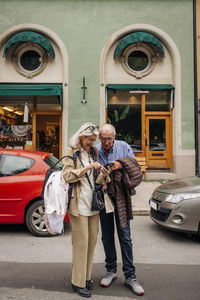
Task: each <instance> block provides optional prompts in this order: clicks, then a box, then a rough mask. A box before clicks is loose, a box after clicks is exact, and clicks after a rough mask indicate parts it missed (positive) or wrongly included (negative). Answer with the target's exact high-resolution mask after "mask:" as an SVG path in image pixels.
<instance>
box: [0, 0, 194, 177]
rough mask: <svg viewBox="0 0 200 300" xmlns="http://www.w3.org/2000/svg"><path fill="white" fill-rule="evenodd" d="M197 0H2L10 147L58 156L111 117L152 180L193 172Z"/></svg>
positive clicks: (0, 76) (4, 120)
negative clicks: (86, 128) (79, 134)
mask: <svg viewBox="0 0 200 300" xmlns="http://www.w3.org/2000/svg"><path fill="white" fill-rule="evenodd" d="M193 2H194V1H192V0H183V1H179V0H173V1H172V0H168V1H166V0H152V1H149V0H142V1H141V0H132V1H129V0H125V1H120V0H109V1H104V0H85V1H81V0H76V1H73V0H64V1H63V0H58V1H45V0H42V1H37V0H34V1H29V0H28V1H22V0H17V1H1V0H0V7H1V12H0V20H1V23H0V32H1V34H0V114H1V124H0V130H1V131H0V137H1V140H0V143H1V146H3V147H19V148H24V149H32V150H45V151H50V152H53V153H54V155H55V156H57V157H59V156H61V155H62V153H63V152H64V149H65V148H66V147H67V145H68V139H69V137H70V136H71V135H72V134H73V133H74V132H75V131H76V130H77V128H78V127H79V126H80V125H81V124H83V123H84V122H88V121H92V122H94V123H95V124H98V125H101V124H103V123H105V122H108V123H112V124H113V125H115V127H116V130H117V138H118V139H123V140H125V141H127V142H128V143H129V144H130V145H131V147H132V149H133V151H134V153H135V155H136V156H141V157H145V159H146V164H147V167H148V172H147V178H150V177H151V178H158V177H159V176H160V172H163V173H162V175H163V174H164V175H163V176H166V178H174V177H179V176H183V175H194V174H195V167H196V164H195V161H196V158H195V113H194V111H195V105H194V92H195V88H194V36H193V21H194V3H193ZM195 5H196V4H195ZM177 16H179V17H177ZM186 20H187V21H186Z"/></svg>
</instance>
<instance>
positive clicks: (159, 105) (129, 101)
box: [107, 90, 171, 152]
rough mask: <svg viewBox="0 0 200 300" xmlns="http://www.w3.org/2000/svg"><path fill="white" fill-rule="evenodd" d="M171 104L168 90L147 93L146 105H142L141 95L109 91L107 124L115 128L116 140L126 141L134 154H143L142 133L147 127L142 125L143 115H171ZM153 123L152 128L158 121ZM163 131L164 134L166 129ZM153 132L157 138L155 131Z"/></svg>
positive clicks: (130, 92) (122, 91) (123, 91)
mask: <svg viewBox="0 0 200 300" xmlns="http://www.w3.org/2000/svg"><path fill="white" fill-rule="evenodd" d="M170 103H171V102H170V91H168V90H157V91H148V92H146V93H145V102H144V105H143V104H142V94H141V93H137V92H136V93H132V91H126V90H109V92H108V108H107V122H108V123H110V124H113V125H114V126H115V128H116V139H119V140H124V141H125V142H127V143H128V144H130V146H131V147H132V149H133V151H134V152H142V132H144V128H142V126H145V125H144V124H142V114H143V115H145V114H148V113H149V112H159V113H164V112H165V113H167V112H169V113H170V109H171V108H170ZM153 122H154V123H152V124H151V125H152V126H153V125H155V124H157V123H156V121H153ZM143 123H144V122H143ZM161 124H162V121H161ZM152 126H151V127H152ZM161 131H163V132H164V129H162V130H161ZM152 132H153V133H152V134H154V135H155V136H156V134H155V132H154V131H153V130H152ZM162 143H163V142H162ZM154 146H155V145H154ZM163 148H164V145H163Z"/></svg>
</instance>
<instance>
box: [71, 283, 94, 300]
mask: <svg viewBox="0 0 200 300" xmlns="http://www.w3.org/2000/svg"><path fill="white" fill-rule="evenodd" d="M72 288H73V290H74V292H76V293H78V294H79V296H81V297H85V298H90V297H91V296H92V295H91V293H90V291H88V289H87V288H86V287H84V288H81V287H79V286H76V285H74V284H73V283H72Z"/></svg>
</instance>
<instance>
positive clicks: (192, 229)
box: [149, 176, 200, 234]
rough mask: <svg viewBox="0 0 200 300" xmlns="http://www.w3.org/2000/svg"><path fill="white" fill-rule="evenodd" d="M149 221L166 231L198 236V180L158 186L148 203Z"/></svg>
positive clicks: (199, 227)
mask: <svg viewBox="0 0 200 300" xmlns="http://www.w3.org/2000/svg"><path fill="white" fill-rule="evenodd" d="M149 204H150V208H151V209H150V217H151V219H152V220H153V221H154V222H155V223H157V224H159V225H161V226H163V227H166V228H168V229H171V230H175V231H183V232H186V233H194V234H197V233H198V234H200V178H199V177H197V176H194V177H186V178H181V179H177V180H173V181H169V182H167V183H164V184H162V185H160V186H158V187H157V188H156V189H155V190H154V192H153V194H152V198H151V199H150V201H149Z"/></svg>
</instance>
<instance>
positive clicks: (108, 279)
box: [101, 272, 117, 287]
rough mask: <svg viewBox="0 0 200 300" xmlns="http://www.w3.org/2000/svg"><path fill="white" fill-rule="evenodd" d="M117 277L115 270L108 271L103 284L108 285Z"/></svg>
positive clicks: (102, 281)
mask: <svg viewBox="0 0 200 300" xmlns="http://www.w3.org/2000/svg"><path fill="white" fill-rule="evenodd" d="M115 279H117V274H116V273H114V272H107V273H106V275H105V276H104V278H103V279H102V280H101V286H103V287H108V286H110V285H111V283H112V282H113V280H115Z"/></svg>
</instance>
